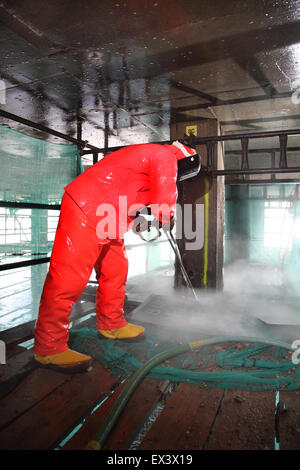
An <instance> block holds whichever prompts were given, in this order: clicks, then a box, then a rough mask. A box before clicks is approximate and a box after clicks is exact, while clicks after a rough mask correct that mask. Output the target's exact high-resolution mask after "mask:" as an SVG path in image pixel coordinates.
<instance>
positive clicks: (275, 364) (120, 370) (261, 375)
mask: <svg viewBox="0 0 300 470" xmlns="http://www.w3.org/2000/svg"><path fill="white" fill-rule="evenodd" d="M69 345H70V347H72V348H73V349H76V350H77V351H80V352H82V353H86V354H89V355H91V356H92V357H93V358H94V359H96V360H97V361H99V362H100V363H101V364H102V365H103V366H106V367H108V368H109V369H110V370H111V371H112V374H114V375H118V376H121V377H123V378H125V377H128V376H130V375H132V374H133V372H135V371H136V370H137V369H138V368H140V367H141V366H142V365H143V364H144V363H145V362H146V361H147V360H148V359H150V358H152V357H153V356H155V355H156V354H158V353H160V352H163V351H167V350H169V349H171V348H173V347H174V346H176V344H175V343H174V342H167V341H163V342H162V341H160V340H159V339H158V338H157V337H155V336H154V335H152V334H150V335H149V334H147V337H146V340H145V341H143V342H141V343H124V342H122V341H114V340H102V339H100V338H99V336H98V333H97V331H96V330H93V329H89V328H87V327H83V328H80V329H77V330H71V332H70V340H69ZM147 377H148V378H153V379H157V380H166V379H168V380H170V381H173V382H188V383H192V384H196V385H200V386H206V387H212V388H214V387H217V388H224V389H228V388H230V389H245V390H253V391H263V390H285V391H294V390H299V389H300V367H298V366H297V365H295V364H293V362H292V360H291V357H290V355H289V352H288V351H287V350H285V349H281V348H278V347H274V346H268V345H266V346H265V345H262V344H253V343H252V344H249V343H244V344H241V343H239V344H235V343H228V344H225V343H224V344H220V345H218V346H217V347H216V346H212V345H210V346H209V345H207V346H204V347H203V348H201V349H199V350H198V351H193V352H192V351H191V352H188V353H184V354H182V355H179V356H176V357H173V358H172V359H169V360H168V361H166V362H165V363H162V364H161V365H159V366H156V367H154V368H153V369H152V370H151V371H150V372H149V374H148V376H147Z"/></svg>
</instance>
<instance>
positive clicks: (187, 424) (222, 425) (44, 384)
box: [0, 344, 300, 451]
mask: <svg viewBox="0 0 300 470" xmlns="http://www.w3.org/2000/svg"><path fill="white" fill-rule="evenodd" d="M7 352H8V357H9V360H8V363H7V365H6V366H5V367H1V368H0V380H1V388H0V392H1V393H2V398H1V399H0V449H1V450H23V449H24V450H45V449H49V448H60V449H63V450H81V449H85V448H86V445H87V443H88V442H89V440H91V439H92V438H93V436H94V434H95V432H96V431H97V430H98V429H99V428H100V426H101V423H102V422H103V420H104V419H105V417H106V416H107V413H108V412H109V410H110V408H111V406H112V404H113V403H114V402H115V401H116V399H117V397H118V396H119V394H120V392H121V390H122V389H123V387H124V385H125V384H124V383H122V384H121V383H120V378H119V377H114V376H113V375H112V374H111V372H110V371H109V370H107V369H105V368H104V367H102V366H101V365H100V364H99V363H97V362H96V361H93V369H92V371H90V372H88V373H84V374H74V375H67V374H63V373H59V372H54V371H51V370H46V369H43V368H40V367H38V366H37V365H36V364H35V363H34V362H33V361H32V351H31V350H27V349H25V350H24V348H22V347H20V346H18V345H17V344H12V345H11V346H10V347H9V348H8V349H7ZM162 385H163V383H161V382H159V381H156V380H150V379H145V380H143V381H142V383H141V384H140V385H139V386H138V387H137V389H136V390H135V392H134V394H133V395H132V396H131V398H130V400H129V401H128V403H127V405H126V407H125V409H124V411H123V413H122V415H121V416H120V418H119V420H118V423H117V425H116V427H115V428H114V429H113V430H112V432H111V434H110V435H109V436H108V439H107V441H106V442H105V444H104V449H106V450H123V449H128V448H129V446H130V445H131V444H132V442H133V440H134V439H135V437H136V436H137V435H138V434H139V431H140V430H141V428H142V426H143V424H144V423H145V419H146V418H147V416H148V415H149V413H150V412H151V411H152V410H153V409H154V408H155V407H156V405H158V404H159V405H160V407H161V412H160V414H159V416H158V417H157V418H156V420H154V422H153V424H152V426H151V427H150V429H148V431H147V432H146V434H145V435H144V436H142V437H141V438H140V441H139V442H138V444H137V445H136V447H135V449H137V450H138V451H141V450H202V449H207V450H272V449H274V438H275V422H276V420H275V407H276V394H275V392H250V391H238V390H225V391H224V390H222V389H217V388H216V389H210V388H206V387H199V386H196V385H192V384H188V383H180V384H179V385H178V386H177V387H176V388H175V390H174V391H173V392H172V393H170V394H168V393H165V392H164V391H163V389H164V387H162ZM279 400H280V403H281V404H284V406H282V412H281V413H280V414H279V415H278V420H277V427H278V433H279V447H280V449H282V450H299V449H300V425H299V422H300V421H299V418H300V391H299V392H280V394H279ZM74 430H76V432H75V433H74Z"/></svg>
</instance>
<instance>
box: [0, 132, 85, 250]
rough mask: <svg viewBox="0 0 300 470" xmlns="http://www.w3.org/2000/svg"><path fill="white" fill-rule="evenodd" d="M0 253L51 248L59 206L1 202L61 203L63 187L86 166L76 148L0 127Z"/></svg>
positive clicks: (72, 145)
mask: <svg viewBox="0 0 300 470" xmlns="http://www.w3.org/2000/svg"><path fill="white" fill-rule="evenodd" d="M0 156H1V172H0V256H1V258H3V259H4V258H6V257H7V256H14V257H16V256H23V255H30V256H32V255H41V254H44V253H49V252H50V251H51V249H52V245H53V240H54V234H55V230H56V225H57V221H58V216H59V211H58V210H56V211H55V210H52V211H50V210H47V209H38V208H20V207H12V206H11V207H3V204H2V207H1V202H12V203H14V202H15V203H16V204H17V203H22V202H23V203H24V202H25V203H35V204H36V203H38V204H47V205H48V204H49V205H54V204H55V205H58V204H60V202H61V198H62V195H63V193H64V187H65V186H66V185H67V184H68V183H70V182H71V181H72V180H73V179H74V178H76V176H77V175H78V174H80V173H81V172H82V171H83V168H82V164H81V158H80V154H79V152H78V148H77V146H76V145H74V144H59V143H52V142H47V141H45V140H42V139H38V138H34V137H30V136H29V135H26V134H23V133H21V132H17V131H14V130H12V129H9V128H7V127H5V126H0Z"/></svg>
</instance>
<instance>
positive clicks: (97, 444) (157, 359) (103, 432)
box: [87, 336, 293, 450]
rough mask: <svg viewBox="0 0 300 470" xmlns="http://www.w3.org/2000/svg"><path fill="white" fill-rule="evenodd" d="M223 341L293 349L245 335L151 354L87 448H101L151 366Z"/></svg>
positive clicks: (215, 339)
mask: <svg viewBox="0 0 300 470" xmlns="http://www.w3.org/2000/svg"><path fill="white" fill-rule="evenodd" d="M225 342H239V343H242V342H246V343H263V344H266V345H269V346H276V347H279V348H283V349H288V350H292V351H293V349H292V347H291V345H289V344H287V343H284V342H282V341H275V340H268V339H260V338H253V337H247V336H219V337H215V338H207V339H203V340H199V341H192V342H190V343H187V344H183V345H180V346H176V347H175V348H172V349H169V350H168V351H164V352H162V353H159V354H157V355H156V356H153V357H152V358H151V359H149V361H147V362H146V363H145V364H144V365H143V366H142V367H140V368H139V369H138V370H137V371H136V372H135V373H134V374H133V375H132V376H131V377H130V379H129V380H128V382H127V384H126V385H125V387H124V389H123V391H122V392H121V393H120V396H119V398H118V399H117V400H116V402H115V403H114V404H113V406H112V407H111V409H110V411H109V413H108V415H107V417H106V418H105V420H104V421H103V423H102V426H101V428H100V429H99V431H98V432H97V433H96V434H95V435H94V437H93V439H92V440H91V441H90V442H89V443H88V445H87V450H101V448H102V447H103V443H104V442H105V440H106V438H107V436H108V435H109V433H110V432H111V430H112V428H113V427H114V425H115V423H116V421H117V419H118V417H119V416H120V414H121V412H122V411H123V409H124V407H125V405H126V403H127V401H128V400H129V398H130V396H131V395H132V393H133V392H134V390H135V389H136V387H137V385H138V384H139V382H140V381H141V380H142V378H143V377H145V376H146V375H147V374H148V372H149V371H150V370H151V369H152V368H153V367H155V366H156V365H158V364H160V363H161V362H164V361H166V360H167V359H169V358H171V357H173V356H177V355H179V354H182V353H185V352H188V351H194V350H196V349H199V348H201V347H202V346H206V345H209V344H217V343H225Z"/></svg>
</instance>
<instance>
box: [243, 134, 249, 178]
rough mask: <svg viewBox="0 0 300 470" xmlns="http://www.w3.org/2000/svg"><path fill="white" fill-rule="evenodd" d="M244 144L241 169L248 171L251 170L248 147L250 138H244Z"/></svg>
mask: <svg viewBox="0 0 300 470" xmlns="http://www.w3.org/2000/svg"><path fill="white" fill-rule="evenodd" d="M241 144H242V162H241V169H242V170H248V169H249V160H248V145H249V139H248V137H242V139H241Z"/></svg>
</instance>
